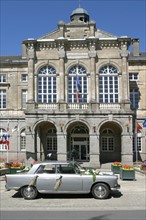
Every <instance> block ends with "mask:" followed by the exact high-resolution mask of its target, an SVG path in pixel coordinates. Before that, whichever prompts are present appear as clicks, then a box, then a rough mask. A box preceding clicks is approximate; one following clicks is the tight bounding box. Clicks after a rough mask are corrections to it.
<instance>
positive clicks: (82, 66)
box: [0, 8, 146, 166]
mask: <svg viewBox="0 0 146 220" xmlns="http://www.w3.org/2000/svg"><path fill="white" fill-rule="evenodd" d="M131 45H132V47H133V51H132V53H130V52H129V47H130V46H131ZM0 59H1V67H0V86H1V88H0V98H1V103H0V114H1V125H0V129H1V140H2V138H3V137H6V136H7V141H8V142H5V144H4V143H2V141H1V144H0V146H1V147H0V150H1V159H6V158H7V160H18V161H32V160H45V159H48V158H49V156H50V155H51V156H50V159H55V160H72V159H75V160H77V161H79V162H83V163H87V164H90V165H96V166H100V165H101V164H104V163H109V162H113V161H121V162H122V163H128V164H132V163H133V161H135V160H144V159H146V137H145V136H146V133H145V132H146V130H145V127H143V125H142V124H143V122H144V120H145V118H146V54H145V53H140V52H139V39H131V38H129V37H127V36H121V37H118V36H115V35H112V34H109V33H107V32H105V31H102V30H99V29H97V28H96V23H95V21H93V20H90V17H89V14H88V12H87V11H86V10H85V9H83V8H77V9H75V10H74V11H73V12H72V14H71V16H70V22H69V23H64V22H63V21H60V22H59V23H58V29H57V30H56V31H54V32H51V33H48V34H47V35H45V36H42V37H40V38H38V39H28V40H24V41H23V42H22V56H6V57H3V56H1V57H0ZM137 125H138V126H139V127H138V128H137ZM136 128H137V129H136ZM8 143H9V150H7V146H8Z"/></svg>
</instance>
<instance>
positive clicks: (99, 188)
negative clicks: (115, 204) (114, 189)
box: [91, 183, 110, 199]
mask: <svg viewBox="0 0 146 220" xmlns="http://www.w3.org/2000/svg"><path fill="white" fill-rule="evenodd" d="M91 193H92V195H93V197H94V198H95V199H107V198H108V197H109V194H110V190H109V187H108V186H107V185H106V184H104V183H97V184H95V185H94V186H93V187H92V190H91Z"/></svg>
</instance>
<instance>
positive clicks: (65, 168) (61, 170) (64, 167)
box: [57, 164, 76, 174]
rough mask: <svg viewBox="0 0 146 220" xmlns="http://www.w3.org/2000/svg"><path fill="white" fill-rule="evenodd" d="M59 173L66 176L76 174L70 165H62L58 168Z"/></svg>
mask: <svg viewBox="0 0 146 220" xmlns="http://www.w3.org/2000/svg"><path fill="white" fill-rule="evenodd" d="M57 172H58V173H62V174H63V173H64V174H75V173H76V172H75V169H74V167H73V166H71V165H70V164H60V165H58V166H57Z"/></svg>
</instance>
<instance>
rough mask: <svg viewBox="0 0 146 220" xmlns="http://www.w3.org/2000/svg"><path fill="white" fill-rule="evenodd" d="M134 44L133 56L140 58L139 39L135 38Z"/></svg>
mask: <svg viewBox="0 0 146 220" xmlns="http://www.w3.org/2000/svg"><path fill="white" fill-rule="evenodd" d="M132 44H133V56H139V39H138V38H134V39H132Z"/></svg>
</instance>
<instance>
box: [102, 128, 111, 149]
mask: <svg viewBox="0 0 146 220" xmlns="http://www.w3.org/2000/svg"><path fill="white" fill-rule="evenodd" d="M101 150H102V151H114V134H113V131H112V130H111V129H105V130H103V131H102V137H101Z"/></svg>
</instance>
